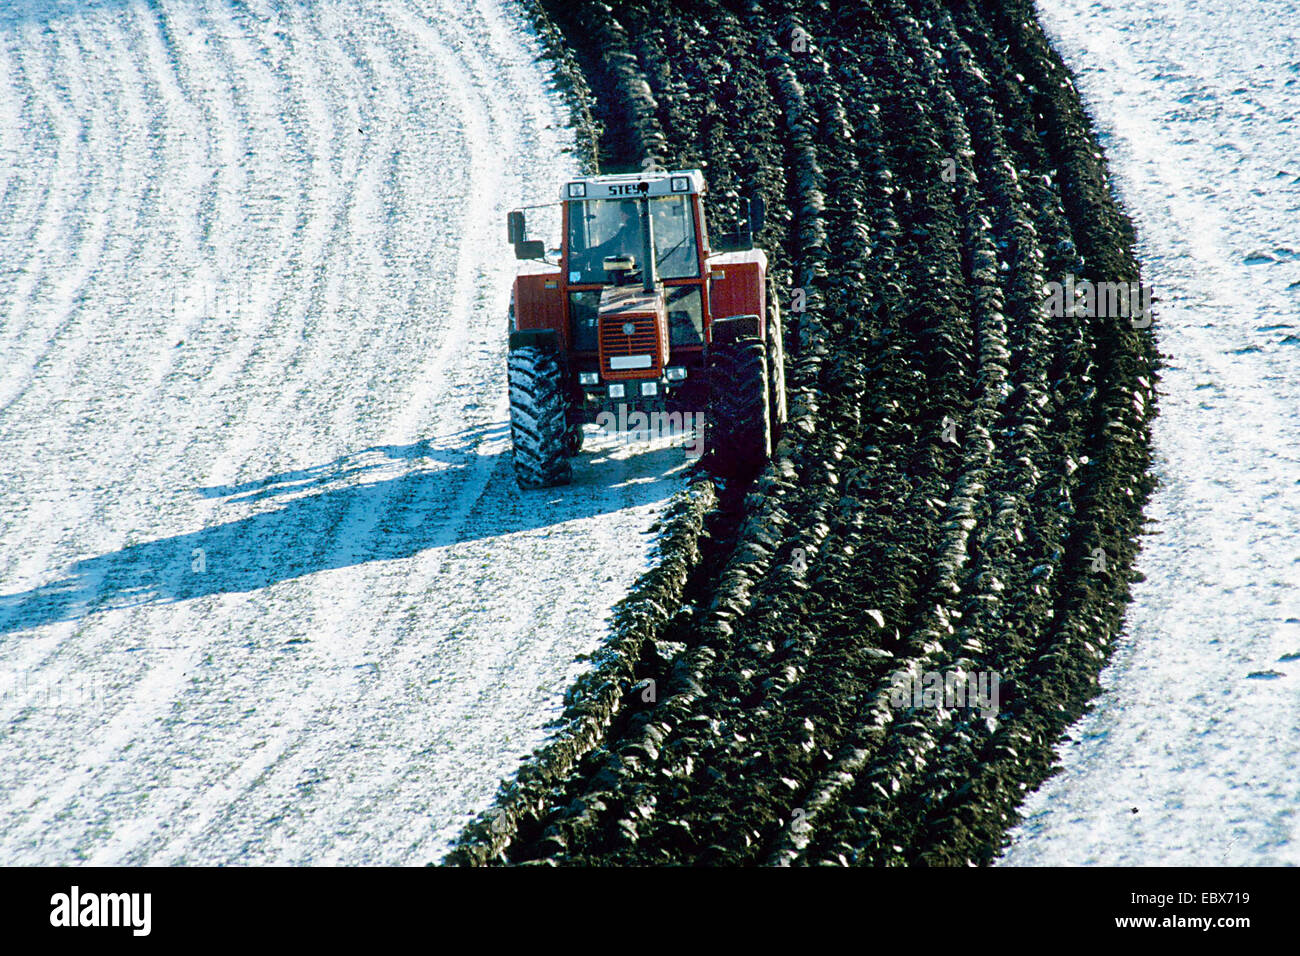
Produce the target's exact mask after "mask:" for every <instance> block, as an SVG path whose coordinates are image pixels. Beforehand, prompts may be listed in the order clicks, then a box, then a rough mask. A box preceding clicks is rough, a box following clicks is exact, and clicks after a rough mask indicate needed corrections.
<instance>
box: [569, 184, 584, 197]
mask: <svg viewBox="0 0 1300 956" xmlns="http://www.w3.org/2000/svg"><path fill="white" fill-rule="evenodd" d="M586 196H587V184H586V183H569V198H570V199H585V198H586Z"/></svg>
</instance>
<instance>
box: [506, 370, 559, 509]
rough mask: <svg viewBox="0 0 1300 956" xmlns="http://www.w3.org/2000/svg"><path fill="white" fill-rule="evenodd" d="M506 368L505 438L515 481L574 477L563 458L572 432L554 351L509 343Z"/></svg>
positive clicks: (542, 484)
mask: <svg viewBox="0 0 1300 956" xmlns="http://www.w3.org/2000/svg"><path fill="white" fill-rule="evenodd" d="M508 371H509V379H510V438H511V440H512V442H513V443H514V452H515V453H514V458H515V477H516V478H517V479H518V480H519V487H521V488H551V487H554V486H555V485H567V484H568V483H569V482H570V481H572V480H573V469H572V466H571V465H570V464H569V458H568V455H569V448H570V446H571V443H572V432H571V430H570V428H569V415H568V412H569V409H568V401H567V399H566V398H565V395H564V377H563V368H562V366H561V365H560V356H559V354H558V353H557V352H554V351H552V350H550V349H545V348H538V347H535V346H527V347H524V348H517V349H512V350H511V351H510V357H509V360H508Z"/></svg>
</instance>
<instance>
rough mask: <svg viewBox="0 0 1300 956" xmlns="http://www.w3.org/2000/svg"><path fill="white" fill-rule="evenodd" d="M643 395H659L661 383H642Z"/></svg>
mask: <svg viewBox="0 0 1300 956" xmlns="http://www.w3.org/2000/svg"><path fill="white" fill-rule="evenodd" d="M641 394H642V395H658V394H659V383H658V382H642V383H641Z"/></svg>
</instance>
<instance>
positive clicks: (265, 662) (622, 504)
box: [0, 0, 684, 864]
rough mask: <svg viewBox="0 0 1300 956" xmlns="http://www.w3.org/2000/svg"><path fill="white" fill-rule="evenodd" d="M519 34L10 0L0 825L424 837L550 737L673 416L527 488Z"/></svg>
mask: <svg viewBox="0 0 1300 956" xmlns="http://www.w3.org/2000/svg"><path fill="white" fill-rule="evenodd" d="M539 52H540V49H539V45H538V42H537V40H536V38H535V37H534V36H533V35H532V34H531V32H530V31H529V30H528V28H527V27H526V26H525V25H524V23H523V22H522V20H521V13H520V11H519V10H518V9H517V8H516V7H514V6H512V5H510V4H508V3H506V2H505V0H310V2H290V0H283V2H281V0H0V355H2V356H3V359H0V862H3V863H8V864H14V863H20V864H31V863H71V862H76V861H89V862H93V863H129V864H135V863H155V864H174V863H192V864H198V863H259V862H279V863H305V862H313V863H425V862H429V861H434V860H437V859H439V858H441V856H442V855H443V853H444V851H445V849H446V846H447V842H448V840H449V838H451V837H452V836H454V835H455V833H456V832H457V831H458V829H459V827H460V825H461V824H462V823H463V822H464V821H465V820H466V819H467V817H468V816H469V815H470V813H471V812H475V811H478V810H480V809H482V808H483V807H484V806H486V805H487V803H488V802H489V801H490V798H491V796H492V793H493V792H494V790H495V786H496V782H497V781H498V779H499V778H501V777H502V776H505V775H507V774H509V773H510V772H511V771H512V770H513V769H514V767H515V765H516V761H517V759H518V757H519V756H521V755H523V754H525V753H526V752H528V751H530V750H531V749H532V748H533V747H534V746H536V745H537V744H539V743H540V742H541V741H543V740H544V739H545V737H546V735H547V730H546V729H545V727H544V726H543V725H544V724H545V723H546V722H547V721H548V720H550V719H551V718H553V717H554V716H555V715H556V714H558V712H559V708H560V698H561V695H562V693H563V691H564V689H565V688H566V686H567V685H568V684H569V683H570V681H571V680H572V679H573V677H574V676H575V675H576V674H577V673H578V671H579V670H580V668H581V667H582V666H583V665H582V664H580V663H577V662H575V660H574V657H575V655H576V654H579V653H585V652H589V651H591V650H592V649H593V648H594V647H596V646H597V645H598V643H599V642H600V640H601V639H602V637H603V636H604V623H603V621H604V618H605V615H606V613H607V612H608V609H609V608H610V606H611V605H612V603H613V602H614V601H615V600H617V599H618V598H619V597H620V596H621V595H622V594H623V593H625V591H626V589H627V587H628V585H629V584H630V582H631V581H632V580H633V579H634V578H635V576H636V575H637V574H638V573H640V571H641V570H643V569H644V567H645V566H646V561H647V557H648V554H649V549H650V548H651V546H652V538H651V536H650V535H649V534H647V533H646V532H647V529H648V528H649V526H650V525H651V523H652V522H653V518H654V515H655V514H656V513H657V511H658V509H659V507H660V506H661V504H662V502H663V501H664V500H665V499H666V497H667V496H668V495H669V494H670V493H671V492H672V491H673V490H674V489H675V488H676V487H678V482H677V477H676V473H677V472H679V471H680V470H681V468H682V467H683V465H684V453H683V451H682V450H681V449H669V448H665V447H663V446H662V445H661V446H659V447H657V448H655V449H653V450H651V451H649V452H640V453H638V450H637V449H628V448H626V447H624V446H622V445H617V446H616V445H614V444H612V443H611V442H610V441H608V440H606V441H604V443H603V444H602V443H601V442H596V445H597V448H596V451H595V452H594V453H591V452H589V453H587V454H585V455H584V456H583V458H582V459H581V460H580V461H579V463H578V466H577V468H576V474H575V479H576V480H575V484H574V485H573V486H572V487H570V488H565V489H560V490H557V491H554V492H540V493H529V494H526V495H525V494H521V493H520V492H519V491H518V490H517V488H516V486H515V484H514V479H513V475H512V473H511V467H510V454H509V436H508V427H507V412H506V404H505V401H506V393H505V373H504V368H505V335H504V332H505V310H506V299H507V295H508V290H509V280H510V276H511V275H512V274H513V271H514V268H515V263H514V261H513V259H512V258H511V257H510V255H509V247H508V246H506V244H505V242H504V238H505V223H504V218H505V213H506V211H507V210H508V209H509V208H511V207H512V206H513V205H515V204H518V203H520V202H546V201H550V200H551V199H552V198H554V197H555V196H556V195H557V193H558V186H559V184H560V183H561V182H562V181H563V179H564V178H565V177H566V176H567V175H568V174H569V173H571V172H572V171H573V169H574V168H575V161H574V159H573V156H572V147H573V134H572V133H571V132H570V131H567V130H566V129H565V128H564V124H565V120H566V111H565V110H564V108H563V106H562V101H561V99H560V97H559V95H558V94H557V93H556V91H555V90H554V88H553V86H552V84H551V83H550V81H549V79H548V78H547V74H546V72H545V70H544V68H543V66H542V65H540V64H539V63H537V62H535V57H536V55H537V54H538V53H539ZM531 216H532V219H533V222H531V223H530V226H532V230H531V231H532V233H533V235H536V236H539V237H541V236H546V237H548V238H550V239H552V240H553V239H555V238H556V236H555V231H556V226H555V219H554V218H552V219H550V220H547V218H546V216H545V213H544V212H543V213H541V214H539V213H538V212H537V211H534V212H533V213H531ZM589 443H590V442H589Z"/></svg>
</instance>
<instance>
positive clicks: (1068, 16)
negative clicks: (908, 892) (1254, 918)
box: [1003, 0, 1300, 866]
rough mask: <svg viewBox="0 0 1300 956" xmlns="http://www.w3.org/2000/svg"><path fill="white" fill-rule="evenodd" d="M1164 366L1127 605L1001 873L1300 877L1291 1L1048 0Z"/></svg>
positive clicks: (1299, 387) (1299, 351)
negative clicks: (1150, 479) (1090, 870)
mask: <svg viewBox="0 0 1300 956" xmlns="http://www.w3.org/2000/svg"><path fill="white" fill-rule="evenodd" d="M1039 9H1040V12H1041V14H1042V17H1043V20H1044V25H1045V27H1046V29H1047V30H1048V33H1049V35H1050V36H1051V37H1052V39H1053V42H1054V44H1055V45H1056V47H1057V49H1058V50H1060V51H1061V53H1062V56H1063V57H1064V58H1065V60H1066V62H1067V63H1068V64H1069V65H1070V66H1071V68H1072V69H1073V70H1074V72H1075V73H1076V75H1077V76H1078V78H1079V86H1080V89H1081V92H1082V93H1083V95H1084V98H1085V101H1086V102H1087V104H1088V106H1089V109H1090V112H1091V113H1092V115H1093V116H1094V117H1095V119H1096V120H1097V122H1098V128H1099V131H1100V132H1101V134H1102V135H1101V141H1102V144H1103V146H1104V147H1105V148H1106V150H1107V153H1108V156H1109V160H1110V163H1111V167H1112V170H1113V171H1114V174H1115V180H1116V186H1117V191H1118V193H1119V195H1120V196H1121V198H1122V199H1123V201H1124V202H1125V205H1126V207H1127V209H1128V210H1129V212H1130V214H1131V215H1132V216H1133V218H1134V220H1135V222H1136V225H1137V228H1138V233H1139V238H1140V247H1139V257H1140V258H1141V260H1142V262H1143V266H1144V274H1145V278H1146V279H1147V281H1149V282H1150V283H1151V284H1152V285H1153V286H1154V290H1155V295H1156V297H1157V299H1158V300H1159V301H1158V302H1157V304H1156V322H1155V326H1154V327H1155V330H1156V333H1157V337H1158V340H1159V344H1160V348H1161V351H1162V352H1164V353H1166V354H1167V355H1169V356H1170V359H1169V367H1168V368H1167V369H1166V370H1165V371H1164V373H1163V376H1162V384H1161V392H1162V399H1161V407H1160V418H1159V419H1158V421H1157V423H1156V427H1155V450H1156V458H1157V461H1156V470H1157V473H1158V476H1159V478H1160V481H1161V482H1162V485H1161V487H1160V489H1159V490H1158V491H1157V492H1156V494H1155V496H1154V498H1153V500H1152V502H1151V505H1150V507H1149V508H1148V512H1147V513H1148V516H1149V517H1150V518H1151V519H1153V521H1154V524H1153V525H1152V526H1151V531H1152V532H1153V535H1152V536H1151V537H1147V538H1145V539H1144V544H1143V551H1142V554H1141V555H1140V557H1139V560H1138V570H1139V571H1141V572H1142V573H1143V574H1144V575H1146V581H1145V582H1143V583H1140V584H1138V585H1136V586H1135V589H1134V595H1135V600H1134V603H1133V605H1132V606H1131V608H1130V609H1129V612H1128V615H1127V626H1126V631H1125V634H1124V636H1123V639H1122V641H1121V642H1120V644H1119V646H1118V650H1117V652H1116V655H1115V658H1114V660H1113V662H1112V664H1111V666H1110V667H1109V668H1108V669H1107V671H1106V672H1105V673H1104V674H1103V678H1102V685H1103V688H1104V693H1103V696H1102V697H1101V698H1100V699H1099V700H1098V702H1097V707H1096V709H1095V711H1094V712H1093V713H1091V714H1090V715H1089V716H1087V717H1086V718H1084V719H1083V720H1082V721H1081V722H1080V723H1079V724H1077V725H1076V726H1075V727H1074V728H1073V732H1072V737H1073V739H1072V740H1070V741H1068V742H1067V743H1066V744H1064V745H1063V746H1062V747H1061V748H1060V756H1061V758H1062V762H1063V772H1062V773H1061V774H1059V775H1058V776H1056V777H1054V778H1052V779H1051V780H1050V781H1049V782H1048V783H1047V784H1046V785H1045V786H1044V787H1042V788H1041V789H1040V790H1039V791H1038V792H1036V793H1035V794H1033V795H1032V796H1031V797H1030V798H1029V799H1028V801H1027V803H1026V808H1025V809H1026V813H1027V819H1026V821H1025V823H1024V824H1023V825H1022V826H1021V827H1019V828H1018V829H1017V830H1016V831H1014V834H1013V837H1014V842H1013V845H1012V846H1011V847H1010V849H1009V850H1008V851H1007V853H1006V854H1005V856H1004V857H1003V862H1004V863H1008V864H1022V865H1023V864H1032V865H1063V864H1102V865H1211V866H1216V865H1234V866H1240V865H1294V864H1297V863H1300V841H1298V840H1297V833H1296V806H1297V797H1298V796H1300V414H1298V411H1300V375H1297V368H1300V233H1298V232H1297V228H1296V222H1297V219H1298V218H1300V160H1297V157H1296V153H1295V143H1296V141H1297V135H1298V133H1300V131H1298V130H1297V120H1296V117H1297V116H1300V34H1297V31H1296V30H1295V25H1296V24H1297V23H1300V7H1298V6H1297V5H1296V3H1295V0H1260V2H1251V3H1242V2H1238V0H1197V2H1190V0H1189V2H1174V3H1169V2H1157V0H1132V2H1129V0H1125V2H1124V3H1119V2H1109V0H1103V2H1089V0H1039Z"/></svg>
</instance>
